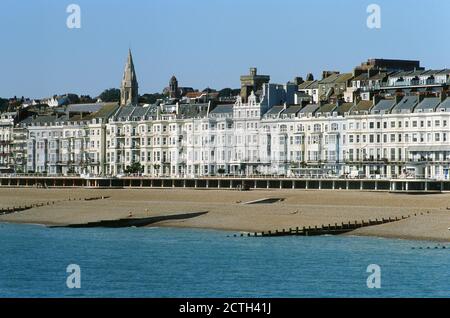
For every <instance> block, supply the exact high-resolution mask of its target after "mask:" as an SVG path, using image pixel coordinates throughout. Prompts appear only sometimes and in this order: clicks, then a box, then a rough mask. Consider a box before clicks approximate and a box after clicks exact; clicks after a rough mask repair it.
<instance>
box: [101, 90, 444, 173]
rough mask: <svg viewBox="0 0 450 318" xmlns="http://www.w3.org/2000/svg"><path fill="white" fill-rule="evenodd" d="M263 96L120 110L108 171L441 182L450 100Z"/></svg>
mask: <svg viewBox="0 0 450 318" xmlns="http://www.w3.org/2000/svg"><path fill="white" fill-rule="evenodd" d="M443 96H444V95H443ZM264 98H265V97H264V95H263V97H262V98H261V101H259V100H258V98H257V97H256V96H254V95H251V96H250V97H249V102H248V103H242V102H241V101H240V99H238V101H237V102H236V103H235V104H234V105H219V106H217V107H215V108H212V107H211V105H209V104H189V105H182V104H180V105H175V106H168V105H163V106H154V105H153V106H150V107H147V108H143V107H139V106H127V107H121V108H119V109H118V110H117V112H116V114H114V115H113V116H112V117H111V118H110V119H109V121H108V123H107V125H106V131H107V133H106V150H105V151H106V158H107V163H108V164H107V167H106V172H107V173H108V174H112V175H116V174H121V173H123V172H124V171H125V169H126V167H128V166H130V165H131V164H132V163H133V162H139V163H140V164H141V165H142V166H143V168H144V169H143V174H144V175H149V176H171V177H194V176H208V175H217V174H230V175H285V176H314V175H320V176H342V175H348V176H354V177H356V176H363V175H364V176H366V177H373V178H381V177H388V178H393V177H425V178H438V179H448V171H449V164H450V143H449V137H450V126H449V125H450V99H449V98H447V99H445V98H444V97H433V98H422V97H417V96H405V97H403V98H401V97H398V98H397V99H391V100H387V99H384V100H376V99H375V100H374V101H372V102H369V101H361V102H359V103H357V104H353V103H340V104H321V105H319V104H308V105H304V106H301V105H293V106H271V107H269V106H268V105H267V102H265V101H264ZM167 107H173V108H174V111H173V112H172V111H171V109H167Z"/></svg>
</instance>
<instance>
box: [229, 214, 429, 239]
mask: <svg viewBox="0 0 450 318" xmlns="http://www.w3.org/2000/svg"><path fill="white" fill-rule="evenodd" d="M427 213H429V212H427ZM421 214H422V215H423V213H421ZM414 215H417V213H416V214H414ZM410 217H411V215H407V216H403V215H402V216H401V217H398V216H396V217H389V218H381V219H375V220H371V219H369V220H368V221H365V220H362V221H354V222H347V223H343V222H342V223H340V224H338V223H334V224H328V225H324V224H322V225H320V226H308V227H305V226H304V227H301V228H300V227H295V228H288V229H281V230H278V229H277V230H274V231H264V232H253V233H241V234H240V236H241V237H243V236H248V237H275V236H318V235H338V234H343V233H347V232H351V231H353V230H356V229H359V228H362V227H368V226H374V225H380V224H386V223H392V222H397V221H400V220H405V219H407V218H410ZM237 236H238V235H237V234H235V235H234V237H237Z"/></svg>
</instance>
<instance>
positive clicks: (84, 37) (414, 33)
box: [0, 0, 450, 98]
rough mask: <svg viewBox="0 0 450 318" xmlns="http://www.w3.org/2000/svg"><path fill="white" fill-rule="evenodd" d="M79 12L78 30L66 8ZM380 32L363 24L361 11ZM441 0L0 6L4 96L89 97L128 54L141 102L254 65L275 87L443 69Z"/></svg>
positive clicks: (43, 1)
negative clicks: (399, 66) (343, 74)
mask: <svg viewBox="0 0 450 318" xmlns="http://www.w3.org/2000/svg"><path fill="white" fill-rule="evenodd" d="M71 3H75V4H78V5H79V6H80V7H81V29H68V28H67V26H66V19H67V17H68V15H69V14H68V13H66V8H67V6H68V5H69V4H71ZM371 3H376V4H378V5H380V7H381V29H369V28H367V26H366V19H367V17H368V15H369V14H368V13H367V12H366V8H367V6H368V5H369V4H371ZM448 21H450V1H448V0H427V1H425V0H422V1H418V0H395V1H392V0H370V1H364V0H341V1H336V0H314V1H311V0H308V1H303V0H148V1H144V0H129V1H125V0H70V1H64V0H29V1H25V0H2V1H0V41H1V47H0V96H1V97H10V96H14V95H17V96H22V95H24V96H29V97H35V98H38V97H45V96H50V95H53V94H63V93H67V92H72V93H77V94H90V95H91V96H97V95H98V94H99V93H100V92H101V91H103V90H104V89H106V88H110V87H119V85H120V80H121V76H122V72H123V68H124V63H125V61H126V55H127V50H128V48H129V47H131V49H132V51H133V57H134V62H135V67H136V72H137V75H138V81H139V87H140V93H141V94H142V93H152V92H159V91H161V90H162V89H163V88H164V87H165V86H167V83H168V81H169V79H170V77H171V76H172V75H173V74H175V75H176V76H177V78H178V80H179V83H180V85H181V86H192V87H195V88H200V89H203V88H205V87H208V86H209V87H213V88H223V87H233V88H237V87H239V76H240V75H241V74H246V73H247V72H248V68H249V67H251V66H256V67H258V71H259V73H261V74H269V75H271V78H272V82H279V83H285V82H287V81H288V80H290V79H292V78H294V77H295V76H305V74H306V73H308V72H312V73H313V74H314V75H315V76H319V74H321V72H322V70H325V69H331V70H341V71H350V70H351V69H352V68H353V67H354V66H356V65H358V64H360V63H361V62H362V61H365V60H367V59H368V58H374V57H383V58H404V59H419V60H421V62H422V65H423V66H425V67H427V68H444V67H450V53H449V52H450V41H449V40H448V29H449V25H448V23H449V22H448Z"/></svg>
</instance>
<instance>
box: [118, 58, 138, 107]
mask: <svg viewBox="0 0 450 318" xmlns="http://www.w3.org/2000/svg"><path fill="white" fill-rule="evenodd" d="M130 104H131V105H137V104H138V82H137V78H136V71H135V70H134V64H133V55H132V54H131V49H129V50H128V59H127V63H126V64H125V71H124V72H123V78H122V85H121V87H120V105H122V106H126V105H130Z"/></svg>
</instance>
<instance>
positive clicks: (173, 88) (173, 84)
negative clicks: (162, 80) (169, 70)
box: [169, 75, 179, 98]
mask: <svg viewBox="0 0 450 318" xmlns="http://www.w3.org/2000/svg"><path fill="white" fill-rule="evenodd" d="M178 95H179V94H178V80H177V78H176V77H175V75H174V76H172V78H171V79H170V82H169V97H170V98H178V97H179V96H178Z"/></svg>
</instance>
